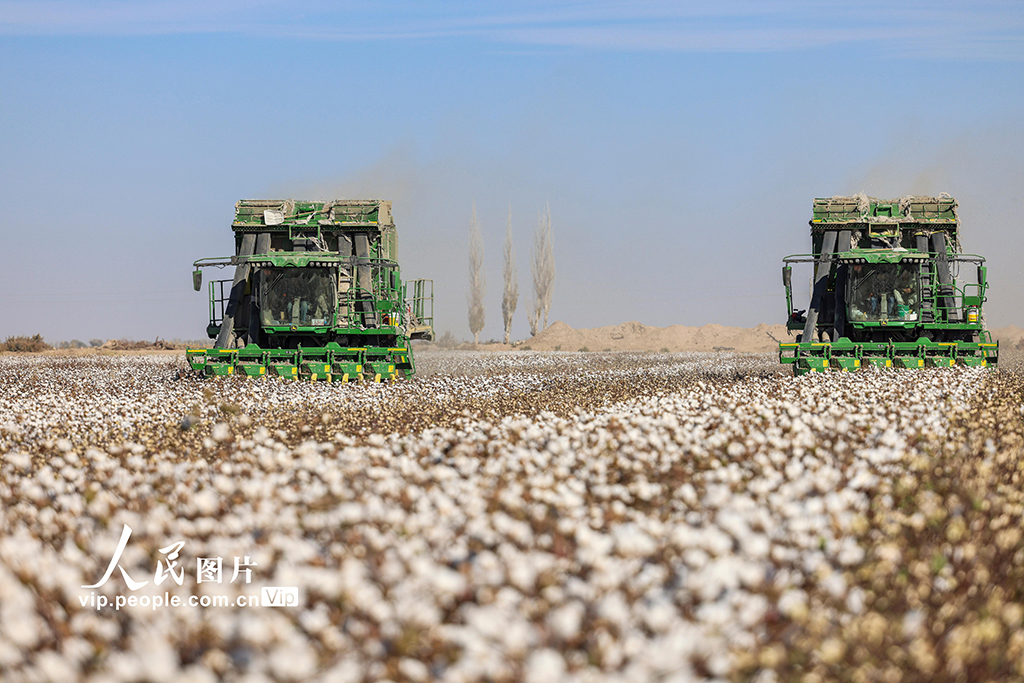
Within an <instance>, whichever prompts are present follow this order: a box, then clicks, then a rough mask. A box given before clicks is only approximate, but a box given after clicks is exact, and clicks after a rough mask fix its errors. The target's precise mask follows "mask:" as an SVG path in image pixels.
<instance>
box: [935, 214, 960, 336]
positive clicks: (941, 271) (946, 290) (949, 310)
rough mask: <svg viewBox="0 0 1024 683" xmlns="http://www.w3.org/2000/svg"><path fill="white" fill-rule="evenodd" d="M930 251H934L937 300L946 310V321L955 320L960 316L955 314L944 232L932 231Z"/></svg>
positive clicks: (951, 278)
mask: <svg viewBox="0 0 1024 683" xmlns="http://www.w3.org/2000/svg"><path fill="white" fill-rule="evenodd" d="M932 251H934V252H935V269H936V270H937V271H938V275H939V301H941V302H942V303H941V305H942V308H943V309H945V311H946V320H947V321H948V322H951V323H952V322H957V321H959V319H960V316H959V315H957V312H956V309H955V308H954V301H953V277H952V275H951V274H950V272H949V255H948V254H947V253H946V233H944V232H933V233H932Z"/></svg>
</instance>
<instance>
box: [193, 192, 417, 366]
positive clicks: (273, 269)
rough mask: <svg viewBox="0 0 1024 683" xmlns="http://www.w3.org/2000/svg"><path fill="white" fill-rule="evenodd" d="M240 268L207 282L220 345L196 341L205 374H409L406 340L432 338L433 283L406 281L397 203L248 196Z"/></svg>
mask: <svg viewBox="0 0 1024 683" xmlns="http://www.w3.org/2000/svg"><path fill="white" fill-rule="evenodd" d="M232 229H233V230H234V233H235V255H234V256H231V257H225V258H207V259H199V260H198V261H196V262H195V264H194V267H195V272H194V273H193V285H194V287H195V289H196V291H199V290H200V289H201V288H202V270H201V269H202V268H205V267H210V266H213V267H220V268H223V267H228V266H234V268H235V273H234V278H233V279H230V280H214V281H212V282H210V283H209V312H210V322H209V325H208V326H207V328H206V331H207V334H208V335H209V336H210V338H211V339H215V340H216V341H215V343H214V345H213V349H189V350H188V351H187V357H188V360H189V363H190V364H191V365H192V367H193V368H194V369H196V370H198V371H202V372H203V373H205V374H206V375H207V376H213V375H233V374H245V375H249V376H265V375H267V374H271V375H277V376H283V377H291V378H301V379H308V380H324V381H328V382H331V381H340V382H348V381H350V380H362V379H366V380H373V381H377V382H380V381H382V380H390V379H399V378H403V379H404V378H408V377H411V376H412V375H413V373H414V371H415V365H414V362H413V355H412V349H411V348H410V341H411V340H413V339H423V340H428V341H429V340H432V339H433V338H434V330H433V282H432V281H431V280H412V281H409V282H404V283H403V282H402V280H401V273H400V270H399V266H398V234H397V231H396V229H395V225H394V222H393V220H392V218H391V202H388V201H379V200H334V201H328V202H312V201H294V200H287V201H282V200H242V201H240V202H238V203H237V204H236V205H235V220H234V222H233V223H232Z"/></svg>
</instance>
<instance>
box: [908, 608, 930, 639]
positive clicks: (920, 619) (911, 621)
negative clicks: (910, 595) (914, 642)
mask: <svg viewBox="0 0 1024 683" xmlns="http://www.w3.org/2000/svg"><path fill="white" fill-rule="evenodd" d="M925 621H926V615H925V613H924V612H923V611H922V610H919V609H912V610H910V611H909V612H907V613H906V614H904V615H903V637H904V638H906V639H908V640H910V639H912V638H914V637H916V636H917V635H918V634H919V633H920V632H921V631H922V629H923V628H924V626H925Z"/></svg>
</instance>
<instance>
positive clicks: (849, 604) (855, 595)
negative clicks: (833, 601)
mask: <svg viewBox="0 0 1024 683" xmlns="http://www.w3.org/2000/svg"><path fill="white" fill-rule="evenodd" d="M846 609H848V610H849V611H850V612H852V613H853V614H860V613H861V612H863V611H864V591H863V589H861V588H859V587H857V586H854V587H853V588H851V589H850V592H849V593H848V594H847V595H846Z"/></svg>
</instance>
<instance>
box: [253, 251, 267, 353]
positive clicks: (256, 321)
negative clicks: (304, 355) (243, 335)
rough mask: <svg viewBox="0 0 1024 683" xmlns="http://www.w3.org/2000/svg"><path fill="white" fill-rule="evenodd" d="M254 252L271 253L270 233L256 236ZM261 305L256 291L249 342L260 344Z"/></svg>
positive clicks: (254, 293)
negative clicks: (257, 300) (257, 299)
mask: <svg viewBox="0 0 1024 683" xmlns="http://www.w3.org/2000/svg"><path fill="white" fill-rule="evenodd" d="M253 253H254V254H269V253H270V233H269V232H261V233H260V234H259V235H258V236H257V237H256V250H255V251H254V252H253ZM260 328H261V325H260V307H259V305H258V304H257V303H256V292H255V291H253V293H252V294H251V295H250V297H249V339H248V341H249V343H250V344H259V343H260Z"/></svg>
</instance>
